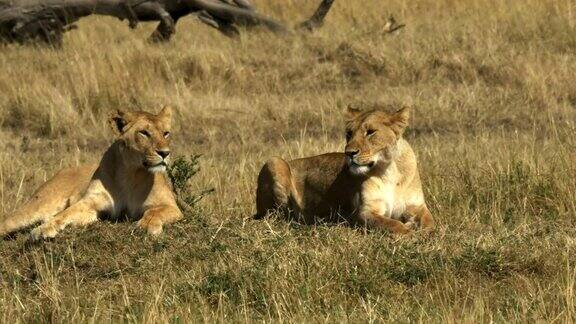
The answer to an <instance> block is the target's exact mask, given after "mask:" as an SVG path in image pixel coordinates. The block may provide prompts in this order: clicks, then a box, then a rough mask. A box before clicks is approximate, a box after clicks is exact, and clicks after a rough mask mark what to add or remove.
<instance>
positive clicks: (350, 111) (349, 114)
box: [345, 105, 362, 120]
mask: <svg viewBox="0 0 576 324" xmlns="http://www.w3.org/2000/svg"><path fill="white" fill-rule="evenodd" d="M361 112H362V111H361V110H360V109H357V108H354V107H352V106H351V105H348V107H346V115H345V116H346V119H348V120H350V119H354V118H356V117H357V116H358V115H360V113H361Z"/></svg>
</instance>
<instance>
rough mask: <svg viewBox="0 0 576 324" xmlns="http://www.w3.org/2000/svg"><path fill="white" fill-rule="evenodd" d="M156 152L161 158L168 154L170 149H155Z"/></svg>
mask: <svg viewBox="0 0 576 324" xmlns="http://www.w3.org/2000/svg"><path fill="white" fill-rule="evenodd" d="M156 153H158V155H160V156H161V157H162V158H163V159H165V158H166V157H167V156H168V155H170V151H167V150H162V151H156Z"/></svg>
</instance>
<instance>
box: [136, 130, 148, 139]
mask: <svg viewBox="0 0 576 324" xmlns="http://www.w3.org/2000/svg"><path fill="white" fill-rule="evenodd" d="M138 134H140V135H142V136H144V137H150V133H148V131H145V130H141V131H139V132H138Z"/></svg>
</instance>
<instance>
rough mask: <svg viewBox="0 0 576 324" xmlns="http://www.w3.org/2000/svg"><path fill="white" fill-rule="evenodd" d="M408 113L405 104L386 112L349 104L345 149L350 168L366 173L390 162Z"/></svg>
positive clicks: (406, 123)
mask: <svg viewBox="0 0 576 324" xmlns="http://www.w3.org/2000/svg"><path fill="white" fill-rule="evenodd" d="M409 117H410V112H409V110H408V108H403V109H400V110H398V111H397V112H395V113H388V112H385V111H381V110H371V111H365V112H363V111H360V110H358V109H354V108H350V107H348V111H347V113H346V148H345V151H344V152H345V153H346V156H347V162H348V167H349V169H350V172H352V173H353V174H356V175H365V174H367V173H368V172H370V170H372V169H375V168H376V167H378V166H385V165H387V164H388V163H390V161H391V160H392V158H393V157H394V153H395V150H396V143H397V142H398V139H400V138H401V137H402V133H403V132H404V129H405V128H406V126H408V119H409Z"/></svg>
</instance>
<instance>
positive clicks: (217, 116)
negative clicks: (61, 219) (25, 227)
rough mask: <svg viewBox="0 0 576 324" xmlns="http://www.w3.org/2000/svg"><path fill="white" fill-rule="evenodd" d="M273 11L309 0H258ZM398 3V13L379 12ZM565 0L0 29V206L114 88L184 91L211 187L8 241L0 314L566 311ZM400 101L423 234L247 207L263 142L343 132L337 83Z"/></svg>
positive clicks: (187, 146)
mask: <svg viewBox="0 0 576 324" xmlns="http://www.w3.org/2000/svg"><path fill="white" fill-rule="evenodd" d="M257 4H258V5H259V8H260V9H261V10H262V11H263V12H266V13H269V14H271V15H273V16H275V17H279V18H281V19H282V20H284V21H288V22H297V21H300V20H302V19H303V17H304V16H307V15H309V14H310V12H311V11H312V10H313V7H314V6H315V5H316V1H305V0H287V1H276V2H272V1H264V0H261V1H257ZM390 13H393V14H395V15H396V17H397V19H398V20H400V21H402V22H405V23H406V24H407V28H405V29H404V30H402V32H401V33H399V34H398V35H392V36H391V35H383V34H382V33H380V32H379V31H380V29H381V27H382V25H383V24H384V20H385V17H387V16H388V15H389V14H390ZM575 15H576V2H574V1H571V0H567V1H541V0H526V1H512V0H510V1H497V0H478V1H474V2H472V1H454V0H434V1H432V0H413V1H400V0H392V1H382V0H366V1H344V0H342V1H340V0H338V1H336V4H335V6H334V8H333V11H332V12H331V13H330V15H329V17H328V19H327V24H326V26H325V27H324V28H323V29H322V30H321V31H319V32H318V33H315V34H313V35H308V36H301V37H300V36H298V37H288V38H276V37H273V36H271V35H270V34H268V33H265V32H256V33H250V34H245V35H244V36H243V37H242V39H241V40H239V41H234V40H229V39H226V38H224V37H222V36H221V35H219V34H218V33H217V32H215V31H213V30H211V29H209V28H208V27H206V26H203V25H202V24H200V23H198V22H196V21H195V20H194V19H193V18H188V19H184V20H183V21H182V22H181V23H180V24H179V25H178V26H177V29H178V32H177V35H176V37H175V38H174V39H173V41H171V42H170V43H168V44H165V45H151V44H148V43H146V41H145V39H146V37H147V36H148V34H149V33H150V32H151V31H152V30H153V28H154V25H152V24H143V25H142V26H141V27H140V28H139V29H138V30H136V31H130V30H129V29H128V27H127V26H126V25H127V24H126V23H120V22H118V21H116V20H111V19H104V18H99V19H87V20H85V21H82V23H81V24H80V29H79V30H78V31H73V32H71V33H69V34H68V35H67V36H66V39H65V46H64V48H63V49H62V50H59V51H53V50H47V49H38V48H31V47H22V46H6V47H1V48H0V147H1V153H0V206H1V211H0V217H4V216H3V215H7V214H9V213H10V212H11V211H13V210H14V209H15V208H16V207H17V206H18V205H20V204H21V203H22V202H23V201H25V200H26V199H27V197H28V196H29V195H30V194H31V192H32V191H33V190H34V188H36V187H37V186H38V185H39V184H40V183H41V182H42V181H44V180H45V179H46V178H47V177H49V176H50V175H51V174H53V172H54V171H55V170H56V169H58V168H60V167H62V166H68V165H76V164H77V163H82V162H86V161H96V160H97V159H98V156H99V155H100V154H101V152H102V151H103V150H104V149H105V147H106V146H107V145H108V144H109V143H110V139H111V133H110V132H109V131H108V129H107V126H106V123H105V116H106V114H107V113H108V112H109V111H110V110H111V109H115V108H125V109H146V110H155V109H157V108H158V107H160V106H161V105H163V104H165V103H169V104H172V105H174V106H175V107H176V108H177V111H178V113H177V123H176V124H177V125H176V126H177V127H176V130H175V131H174V132H173V133H174V138H175V143H174V148H173V149H174V150H175V151H176V152H177V154H179V155H187V154H193V153H200V154H203V158H202V170H201V172H200V173H199V174H198V175H197V176H196V177H195V178H194V179H193V180H194V181H193V183H192V186H193V188H194V189H195V190H202V189H205V188H215V190H216V192H215V193H214V194H212V195H210V196H209V197H208V198H206V199H205V200H203V201H202V203H201V204H200V206H199V207H198V209H197V210H196V211H195V212H193V213H189V214H188V215H186V216H187V217H186V220H185V221H183V222H181V223H179V224H177V225H176V226H173V227H171V228H169V229H167V230H166V232H165V234H164V235H163V236H162V237H161V238H159V239H152V238H150V237H146V236H145V235H142V234H141V233H139V232H136V231H134V227H133V226H134V225H133V224H126V223H123V224H112V223H101V224H97V225H95V226H91V227H89V228H87V229H70V230H66V231H65V233H63V235H62V236H60V237H59V238H58V239H57V240H55V241H52V242H46V243H45V244H42V245H39V246H32V247H30V246H27V245H25V244H24V242H25V240H26V234H25V233H23V234H20V235H18V236H16V238H14V239H11V240H4V241H0V263H1V264H0V276H1V277H0V321H2V322H12V321H14V320H18V321H57V322H58V321H81V322H90V321H93V322H100V321H146V322H158V321H159V322H168V321H174V322H180V321H208V322H213V321H223V322H224V321H225V322H228V321H232V322H244V321H254V320H262V321H274V322H277V321H278V322H283V321H286V322H301V321H310V322H323V321H326V322H334V321H349V322H368V321H369V322H372V321H401V322H405V321H422V322H429V321H434V322H461V321H467V322H488V321H492V320H494V321H512V322H514V321H525V320H544V321H553V320H555V321H559V322H573V321H576V291H575V290H576V253H575V251H576V227H575V226H576V180H575V178H576V168H575V164H576V140H575V129H576V124H575V122H576V85H575V84H574V80H575V79H574V77H575V71H576V55H575V53H576V28H575V24H576V17H575ZM351 102H352V103H356V104H358V105H364V106H371V105H377V104H381V105H387V106H390V107H395V106H399V105H402V104H409V105H412V106H413V107H414V119H413V123H412V125H411V128H410V130H409V131H408V133H407V138H408V139H409V141H410V142H411V143H412V144H413V146H414V149H415V151H416V152H417V154H418V156H419V161H420V168H421V172H422V174H423V182H424V186H425V193H426V196H427V199H428V201H429V205H430V206H431V210H432V213H433V214H434V215H435V217H436V219H437V221H438V225H439V226H438V230H437V232H436V233H435V235H433V236H429V237H428V236H424V235H414V236H412V237H409V238H395V237H391V236H389V235H387V234H386V233H380V232H368V233H365V232H363V231H361V230H358V229H352V228H347V227H344V226H327V225H318V226H314V227H311V226H298V225H290V224H286V223H285V222H283V221H280V220H269V221H253V220H251V215H252V214H253V213H254V192H255V180H256V175H257V172H258V170H259V168H260V167H261V165H262V164H263V163H264V161H265V160H266V159H267V158H268V157H270V156H272V155H280V156H283V157H286V158H296V157H302V156H307V155H312V154H317V153H322V152H327V151H335V150H341V149H342V148H343V141H344V140H343V137H344V136H343V130H342V115H341V112H342V110H343V108H344V107H345V105H346V104H348V103H351Z"/></svg>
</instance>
